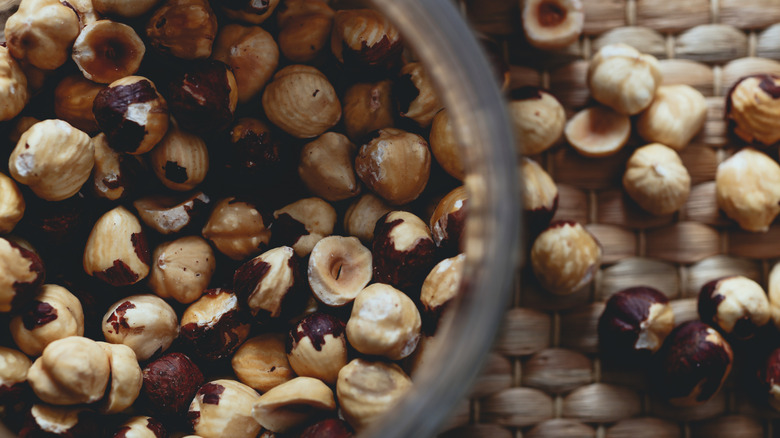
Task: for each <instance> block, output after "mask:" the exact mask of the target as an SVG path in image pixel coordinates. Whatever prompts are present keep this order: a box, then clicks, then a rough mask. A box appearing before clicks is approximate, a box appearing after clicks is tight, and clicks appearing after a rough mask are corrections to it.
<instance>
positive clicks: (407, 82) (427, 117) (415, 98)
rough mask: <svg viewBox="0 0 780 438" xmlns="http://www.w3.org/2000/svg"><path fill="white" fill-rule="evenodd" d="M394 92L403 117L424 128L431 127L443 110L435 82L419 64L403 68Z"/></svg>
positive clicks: (413, 63)
mask: <svg viewBox="0 0 780 438" xmlns="http://www.w3.org/2000/svg"><path fill="white" fill-rule="evenodd" d="M393 92H394V95H395V98H396V100H397V101H398V110H399V111H400V114H401V117H406V118H408V119H412V120H414V121H415V122H416V123H417V124H418V125H420V126H422V127H423V128H425V127H428V126H431V122H432V121H433V117H434V116H435V115H436V113H438V112H439V111H440V110H441V109H442V108H443V105H442V104H441V102H440V101H439V97H438V96H437V95H436V90H434V88H433V82H432V81H431V80H430V78H429V77H428V74H427V72H426V71H425V68H424V67H423V65H422V63H419V62H410V63H409V64H406V65H404V66H403V67H401V71H400V73H399V78H398V80H397V81H396V83H395V88H394V89H393Z"/></svg>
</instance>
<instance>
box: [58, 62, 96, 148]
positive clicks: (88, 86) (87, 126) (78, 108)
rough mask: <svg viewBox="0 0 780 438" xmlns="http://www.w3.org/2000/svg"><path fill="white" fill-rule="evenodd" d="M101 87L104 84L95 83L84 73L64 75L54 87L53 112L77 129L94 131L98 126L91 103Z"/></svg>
mask: <svg viewBox="0 0 780 438" xmlns="http://www.w3.org/2000/svg"><path fill="white" fill-rule="evenodd" d="M103 88H105V86H104V85H101V84H96V83H94V82H92V81H90V80H88V79H86V78H85V77H84V75H79V74H75V75H70V76H66V77H65V78H63V79H62V80H61V81H60V83H59V84H57V88H55V89H54V114H56V115H57V118H59V119H62V120H65V121H66V122H68V123H70V124H71V125H73V126H74V127H76V128H77V129H80V130H82V131H84V132H86V133H90V134H94V133H96V132H97V131H99V128H98V125H97V121H96V120H95V116H94V114H92V105H93V103H94V101H95V97H96V96H97V94H98V93H99V92H100V90H102V89H103Z"/></svg>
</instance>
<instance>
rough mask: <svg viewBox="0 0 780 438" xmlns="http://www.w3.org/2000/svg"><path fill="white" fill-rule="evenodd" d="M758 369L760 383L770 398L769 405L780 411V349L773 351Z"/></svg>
mask: <svg viewBox="0 0 780 438" xmlns="http://www.w3.org/2000/svg"><path fill="white" fill-rule="evenodd" d="M762 365H763V366H762V367H760V368H759V369H758V379H759V383H760V384H761V385H762V386H763V389H764V390H765V391H766V393H767V395H768V396H769V405H770V406H772V408H773V409H774V410H776V411H780V348H776V349H775V350H773V351H772V352H771V353H770V354H769V356H768V357H767V358H766V361H765V362H764V363H763V364H762Z"/></svg>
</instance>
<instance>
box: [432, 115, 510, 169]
mask: <svg viewBox="0 0 780 438" xmlns="http://www.w3.org/2000/svg"><path fill="white" fill-rule="evenodd" d="M515 135H516V134H515ZM428 139H429V140H430V143H431V152H432V153H433V156H434V158H436V161H437V162H438V163H439V165H440V166H441V167H442V169H444V171H445V172H447V173H449V174H450V176H452V177H453V178H456V179H458V180H460V181H463V178H465V177H466V170H465V166H464V160H463V156H462V154H461V152H460V143H458V140H457V139H456V138H455V133H454V132H453V130H452V120H451V118H450V114H449V112H447V110H446V109H443V110H441V111H439V112H438V113H436V116H435V117H434V118H433V123H432V124H431V134H430V136H429V137H428Z"/></svg>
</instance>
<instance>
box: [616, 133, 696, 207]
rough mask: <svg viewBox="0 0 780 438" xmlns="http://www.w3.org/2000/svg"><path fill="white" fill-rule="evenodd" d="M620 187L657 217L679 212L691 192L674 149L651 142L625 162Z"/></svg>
mask: <svg viewBox="0 0 780 438" xmlns="http://www.w3.org/2000/svg"><path fill="white" fill-rule="evenodd" d="M623 188H625V189H626V193H628V195H629V196H631V198H632V199H633V200H634V201H635V202H636V203H637V204H639V206H640V207H642V208H643V209H644V210H646V211H648V212H650V213H651V214H654V215H656V216H662V215H665V214H671V213H674V212H675V211H677V210H679V209H680V207H682V206H683V204H685V201H687V200H688V194H689V193H690V192H691V176H690V175H689V174H688V169H686V168H685V165H683V162H682V160H681V159H680V156H679V155H677V152H675V151H674V149H672V148H670V147H668V146H665V145H662V144H660V143H652V144H649V145H646V146H642V147H641V148H639V149H637V150H635V151H634V153H633V154H631V158H629V159H628V162H627V163H626V173H624V174H623Z"/></svg>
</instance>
